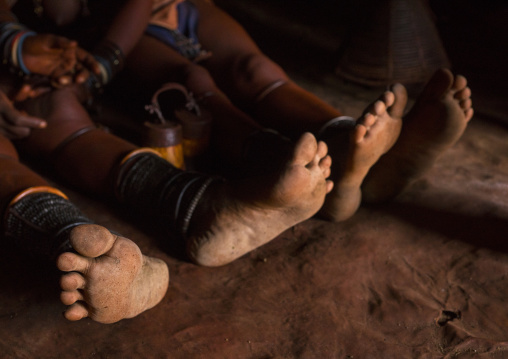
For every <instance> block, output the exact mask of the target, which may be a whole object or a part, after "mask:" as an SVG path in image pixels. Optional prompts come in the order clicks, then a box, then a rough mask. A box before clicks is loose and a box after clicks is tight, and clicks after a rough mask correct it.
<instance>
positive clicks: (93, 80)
mask: <svg viewBox="0 0 508 359" xmlns="http://www.w3.org/2000/svg"><path fill="white" fill-rule="evenodd" d="M92 54H93V56H94V57H95V60H96V61H97V63H98V64H99V69H100V74H99V75H97V74H94V73H92V74H91V75H90V76H89V77H88V81H87V82H86V85H87V86H88V88H89V89H90V90H91V91H92V92H99V91H100V90H101V89H102V87H103V86H105V85H106V84H107V83H109V82H110V81H111V80H112V79H113V77H114V76H115V75H116V74H117V73H118V72H120V71H121V70H122V69H123V66H124V64H125V55H124V54H123V52H122V49H120V47H119V46H118V45H116V44H115V43H113V42H111V41H108V40H104V41H102V42H101V43H100V44H99V45H98V46H97V47H96V48H95V50H94V51H93V52H92Z"/></svg>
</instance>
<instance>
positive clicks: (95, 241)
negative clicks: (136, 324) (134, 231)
mask: <svg viewBox="0 0 508 359" xmlns="http://www.w3.org/2000/svg"><path fill="white" fill-rule="evenodd" d="M70 242H71V245H72V247H73V248H74V250H75V251H76V253H71V252H65V253H63V254H61V255H60V256H59V257H58V259H57V267H58V269H60V270H62V271H64V272H69V273H67V274H64V275H63V276H62V277H61V280H60V286H61V288H62V292H61V296H60V298H61V301H62V303H63V304H65V305H69V308H68V309H67V310H66V311H65V313H64V316H65V318H67V319H68V320H71V321H76V320H80V319H82V318H86V317H88V318H91V319H92V320H94V321H97V322H100V323H114V322H117V321H119V320H121V319H124V318H132V317H134V316H136V315H138V314H140V313H142V312H144V311H145V310H148V309H150V308H152V307H154V306H155V305H156V304H157V303H159V302H160V301H161V300H162V298H163V297H164V295H165V293H166V291H167V288H168V283H169V272H168V267H167V265H166V263H164V262H163V261H162V260H160V259H156V258H151V257H147V256H144V255H143V254H142V253H141V251H140V250H139V248H138V246H137V245H136V244H135V243H134V242H132V241H131V240H129V239H127V238H124V237H119V236H116V235H113V234H111V232H109V231H108V230H107V229H106V228H104V227H101V226H98V225H82V226H78V227H76V228H74V229H73V230H72V231H71V233H70Z"/></svg>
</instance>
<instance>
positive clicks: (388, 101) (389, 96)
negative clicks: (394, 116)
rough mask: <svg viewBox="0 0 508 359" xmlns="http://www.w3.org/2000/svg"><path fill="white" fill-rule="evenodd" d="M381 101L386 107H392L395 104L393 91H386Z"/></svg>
mask: <svg viewBox="0 0 508 359" xmlns="http://www.w3.org/2000/svg"><path fill="white" fill-rule="evenodd" d="M380 100H381V101H383V102H384V103H385V105H386V107H390V106H392V105H393V103H394V102H395V95H394V93H393V92H392V91H385V93H384V94H383V96H381V98H380Z"/></svg>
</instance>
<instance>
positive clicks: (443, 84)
mask: <svg viewBox="0 0 508 359" xmlns="http://www.w3.org/2000/svg"><path fill="white" fill-rule="evenodd" d="M472 116H473V108H472V101H471V90H470V89H469V87H467V80H466V79H465V78H464V77H463V76H460V75H457V76H454V75H453V74H452V73H451V72H450V71H449V70H438V71H437V72H436V73H435V74H434V76H433V77H432V78H431V80H430V81H429V83H428V84H427V85H426V87H425V89H424V90H423V92H422V94H421V95H420V96H419V97H418V99H417V101H416V103H415V105H414V106H413V108H412V109H411V110H410V112H409V113H408V114H407V115H406V116H405V117H404V119H403V125H402V131H401V134H400V136H399V138H398V140H397V142H396V143H395V145H394V146H393V147H392V148H391V149H390V150H389V151H388V152H387V153H386V154H385V155H384V156H383V157H381V159H380V160H379V162H378V163H376V164H375V166H373V168H372V169H371V171H370V173H369V174H368V176H367V178H366V179H365V183H364V184H363V186H362V191H363V197H364V200H365V201H366V202H371V203H372V202H373V203H375V202H382V201H386V200H389V199H391V198H393V197H395V196H396V195H397V194H399V193H400V192H401V191H402V190H403V189H404V188H405V187H406V186H407V185H409V184H410V183H411V182H413V181H414V180H416V179H417V178H419V177H421V176H422V175H423V174H424V173H425V172H426V171H427V170H428V169H429V168H430V167H431V166H432V165H433V164H434V162H435V161H436V160H437V158H438V157H439V156H440V155H441V154H442V153H443V152H444V151H446V150H447V149H448V148H450V147H451V146H453V145H454V144H455V143H456V142H457V141H458V140H459V139H460V137H461V136H462V134H463V133H464V130H465V129H466V126H467V123H468V122H469V121H470V120H471V118H472Z"/></svg>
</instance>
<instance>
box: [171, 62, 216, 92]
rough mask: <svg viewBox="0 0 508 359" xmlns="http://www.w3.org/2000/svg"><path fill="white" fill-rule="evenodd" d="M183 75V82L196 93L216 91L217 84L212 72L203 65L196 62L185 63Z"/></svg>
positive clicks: (182, 70)
mask: <svg viewBox="0 0 508 359" xmlns="http://www.w3.org/2000/svg"><path fill="white" fill-rule="evenodd" d="M180 73H181V74H182V75H183V79H182V84H183V85H184V86H186V87H187V88H188V89H189V90H190V91H192V92H193V93H195V94H201V93H205V92H208V91H216V88H217V86H216V84H215V81H214V80H213V78H212V76H211V74H210V73H209V72H208V70H207V69H205V68H204V67H202V66H199V65H196V64H187V65H185V66H184V67H183V68H182V69H181V72H180Z"/></svg>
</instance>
